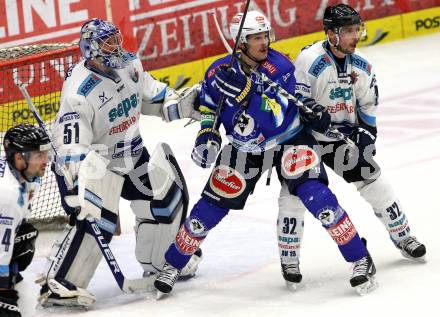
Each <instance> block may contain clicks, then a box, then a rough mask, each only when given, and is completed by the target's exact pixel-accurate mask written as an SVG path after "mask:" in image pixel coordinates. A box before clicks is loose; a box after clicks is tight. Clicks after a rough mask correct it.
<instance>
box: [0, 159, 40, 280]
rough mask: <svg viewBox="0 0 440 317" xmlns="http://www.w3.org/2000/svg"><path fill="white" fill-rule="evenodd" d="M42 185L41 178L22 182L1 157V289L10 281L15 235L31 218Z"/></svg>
mask: <svg viewBox="0 0 440 317" xmlns="http://www.w3.org/2000/svg"><path fill="white" fill-rule="evenodd" d="M40 184H41V180H40V178H35V179H34V180H32V181H31V182H27V181H23V182H20V181H19V175H18V172H17V171H16V170H14V169H11V168H10V167H9V165H8V163H7V162H6V159H5V158H4V157H0V242H1V244H0V288H2V287H6V286H7V285H6V286H5V283H8V281H9V265H10V262H11V257H12V251H13V248H14V240H15V234H16V231H17V228H18V226H19V225H20V224H21V223H22V221H23V219H25V218H27V217H28V216H30V204H31V202H32V200H33V198H34V197H35V195H36V193H37V192H38V190H39V188H40Z"/></svg>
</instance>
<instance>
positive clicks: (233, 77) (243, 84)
mask: <svg viewBox="0 0 440 317" xmlns="http://www.w3.org/2000/svg"><path fill="white" fill-rule="evenodd" d="M215 82H216V84H217V87H218V90H219V91H220V92H221V93H222V94H224V95H225V96H226V97H227V98H231V99H233V100H234V101H235V102H236V103H238V104H244V103H246V102H247V101H249V99H251V98H252V96H253V95H254V92H255V89H256V87H255V84H254V82H253V81H252V80H251V79H250V78H249V77H247V76H246V75H244V74H242V73H240V72H237V71H236V70H235V69H233V68H229V69H228V68H226V67H219V68H218V70H217V71H216V73H215Z"/></svg>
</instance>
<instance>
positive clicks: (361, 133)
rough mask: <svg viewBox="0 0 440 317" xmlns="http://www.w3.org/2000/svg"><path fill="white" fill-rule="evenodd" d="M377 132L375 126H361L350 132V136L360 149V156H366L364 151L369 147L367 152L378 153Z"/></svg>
mask: <svg viewBox="0 0 440 317" xmlns="http://www.w3.org/2000/svg"><path fill="white" fill-rule="evenodd" d="M376 133H377V130H376V128H375V127H371V128H366V127H362V126H359V127H357V128H355V130H354V131H353V132H352V133H351V134H350V136H349V138H350V139H351V140H353V142H354V143H355V144H356V146H357V147H358V150H359V157H365V155H364V151H365V149H366V148H367V147H368V150H367V152H366V154H367V153H371V154H372V155H373V156H374V155H376V146H375V144H374V143H375V142H376Z"/></svg>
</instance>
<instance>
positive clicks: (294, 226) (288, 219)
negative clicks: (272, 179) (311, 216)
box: [277, 184, 306, 264]
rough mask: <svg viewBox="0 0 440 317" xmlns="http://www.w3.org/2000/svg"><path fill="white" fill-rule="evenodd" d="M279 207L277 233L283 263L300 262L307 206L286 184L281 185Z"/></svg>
mask: <svg viewBox="0 0 440 317" xmlns="http://www.w3.org/2000/svg"><path fill="white" fill-rule="evenodd" d="M278 207H279V211H278V220H277V234H278V251H279V254H280V258H281V263H282V264H289V263H299V257H300V251H301V241H302V238H303V232H304V212H305V210H306V207H305V206H304V204H303V203H302V201H301V200H300V199H299V198H298V197H296V196H293V195H291V194H290V193H289V189H288V187H287V185H286V184H283V186H282V187H281V192H280V197H279V198H278Z"/></svg>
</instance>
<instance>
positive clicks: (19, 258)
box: [11, 222, 38, 272]
mask: <svg viewBox="0 0 440 317" xmlns="http://www.w3.org/2000/svg"><path fill="white" fill-rule="evenodd" d="M37 237H38V230H37V229H36V228H35V227H34V226H33V225H31V224H30V223H27V222H24V223H23V224H21V225H20V227H19V228H18V232H17V235H16V236H15V242H14V251H13V253H12V259H11V262H14V263H17V266H18V271H19V272H22V271H24V270H25V269H26V268H27V267H28V266H29V264H31V262H32V259H33V257H34V253H35V240H36V239H37Z"/></svg>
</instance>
